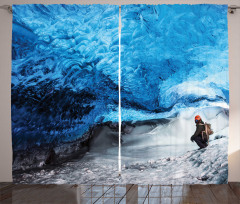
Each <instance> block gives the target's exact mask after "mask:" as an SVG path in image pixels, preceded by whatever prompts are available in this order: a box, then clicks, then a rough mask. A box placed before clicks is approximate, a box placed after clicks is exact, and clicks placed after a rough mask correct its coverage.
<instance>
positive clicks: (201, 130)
mask: <svg viewBox="0 0 240 204" xmlns="http://www.w3.org/2000/svg"><path fill="white" fill-rule="evenodd" d="M195 123H196V131H195V133H194V135H193V136H192V137H191V141H192V142H194V141H195V142H196V143H197V145H198V146H199V147H200V149H202V148H205V147H207V146H208V145H207V141H204V140H203V138H206V137H205V135H204V137H203V135H202V134H206V133H205V126H204V122H203V121H202V119H201V117H200V116H199V115H197V116H196V117H195Z"/></svg>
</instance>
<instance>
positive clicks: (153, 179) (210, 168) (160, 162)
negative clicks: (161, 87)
mask: <svg viewBox="0 0 240 204" xmlns="http://www.w3.org/2000/svg"><path fill="white" fill-rule="evenodd" d="M189 111H190V112H191V113H195V111H196V110H195V111H194V112H192V111H191V110H187V111H185V112H182V113H181V115H179V117H178V118H174V119H171V120H170V122H169V123H165V124H159V125H157V126H156V127H153V126H151V125H149V124H148V125H139V126H136V127H134V128H132V131H131V132H130V133H128V134H124V135H123V137H122V139H123V143H122V151H121V152H122V177H121V179H119V178H118V144H117V142H116V141H115V139H116V138H115V137H116V132H115V133H113V132H110V130H108V129H106V128H104V130H103V131H102V133H101V134H99V136H98V137H97V138H96V140H94V141H93V142H92V146H91V148H90V151H89V152H88V153H86V154H85V156H84V157H83V158H81V159H80V158H79V159H75V160H72V161H69V162H66V163H64V164H62V165H58V166H53V167H47V168H44V166H43V169H41V170H29V171H25V172H20V171H18V172H14V181H15V182H17V183H42V184H45V183H56V184H63V183H79V184H86V183H88V184H89V183H97V184H101V183H105V184H117V183H122V184H126V183H136V184H146V183H147V184H183V183H184V184H196V183H200V184H207V183H215V184H220V183H226V182H227V176H228V155H227V154H228V120H227V118H228V114H227V112H226V110H225V109H222V108H219V107H218V108H216V107H215V108H208V109H207V110H202V112H201V113H202V115H203V112H204V111H207V113H208V116H209V117H208V118H206V119H207V121H208V122H210V123H211V124H212V126H213V129H214V131H215V133H214V134H213V135H211V137H210V144H209V146H208V147H207V148H205V149H201V150H198V146H197V145H196V143H192V142H191V141H190V137H191V135H192V134H193V133H194V130H195V127H194V122H193V121H191V120H188V119H186V117H187V115H188V114H187V113H189ZM211 113H212V115H211ZM189 114H190V113H189ZM214 115H215V116H214ZM203 116H204V115H203ZM211 117H212V119H211ZM184 118H185V119H186V120H185V121H184ZM183 124H185V126H186V127H185V128H184V125H183ZM187 127H188V128H187ZM176 130H178V134H177V136H174V135H175V133H176ZM186 130H188V131H189V134H188V131H186ZM173 133H174V134H173ZM183 133H185V134H183ZM183 135H184V137H183ZM103 137H105V140H103ZM113 137H114V138H115V139H112V138H113ZM107 138H108V139H107Z"/></svg>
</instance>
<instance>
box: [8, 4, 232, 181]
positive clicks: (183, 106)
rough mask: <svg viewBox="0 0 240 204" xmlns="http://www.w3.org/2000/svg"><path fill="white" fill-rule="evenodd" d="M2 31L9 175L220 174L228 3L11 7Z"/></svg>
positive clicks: (173, 177)
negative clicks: (7, 65) (7, 48)
mask: <svg viewBox="0 0 240 204" xmlns="http://www.w3.org/2000/svg"><path fill="white" fill-rule="evenodd" d="M119 16H120V17H121V19H119ZM119 20H121V33H120V34H119V26H120V24H119ZM12 34H13V35H12V93H11V94H12V143H13V180H14V182H16V183H56V184H62V183H81V184H84V183H88V184H89V183H97V184H103V183H104V184H117V183H122V184H126V183H135V184H196V183H200V184H208V183H212V184H222V183H227V179H228V126H229V120H228V117H229V78H228V28H227V6H226V5H213V4H201V5H200V4H196V5H186V4H183V5H144V4H139V5H122V6H121V12H119V6H117V5H64V4H55V5H43V4H28V5H14V6H13V33H12ZM119 37H120V41H119ZM119 44H120V46H121V47H119ZM119 50H120V52H119ZM119 74H120V77H119ZM119 85H120V86H119ZM119 90H120V92H119ZM119 94H120V96H121V97H120V98H119ZM119 118H120V120H119ZM119 124H120V125H119ZM119 127H121V129H119ZM119 130H121V131H120V132H119ZM210 130H211V131H213V132H211V131H210ZM209 131H210V132H209ZM119 170H120V171H119ZM119 174H120V176H119Z"/></svg>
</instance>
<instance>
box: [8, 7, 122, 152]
mask: <svg viewBox="0 0 240 204" xmlns="http://www.w3.org/2000/svg"><path fill="white" fill-rule="evenodd" d="M118 15H119V14H118V6H114V5H61V4H58V5H57V4H56V5H40V4H34V5H14V6H13V38H12V135H13V148H14V150H17V149H26V148H28V147H31V146H32V145H41V144H44V143H53V144H56V143H58V142H62V141H68V140H74V139H76V138H79V137H81V136H82V135H83V134H84V133H85V132H86V131H87V130H88V128H89V127H90V126H91V125H94V124H96V123H98V122H103V121H106V120H105V118H104V117H103V115H111V118H110V119H109V120H110V121H114V122H117V119H118V115H117V114H118V56H119V48H118V41H119V40H118V39H119V37H118Z"/></svg>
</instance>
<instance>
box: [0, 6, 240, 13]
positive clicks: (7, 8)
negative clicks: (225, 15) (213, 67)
mask: <svg viewBox="0 0 240 204" xmlns="http://www.w3.org/2000/svg"><path fill="white" fill-rule="evenodd" d="M119 8H121V5H120V6H119ZM0 9H5V10H7V11H8V12H9V13H12V6H11V5H3V6H0ZM236 9H240V6H235V5H232V6H228V12H229V13H231V14H234V13H235V11H236Z"/></svg>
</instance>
